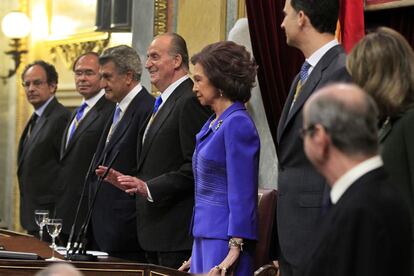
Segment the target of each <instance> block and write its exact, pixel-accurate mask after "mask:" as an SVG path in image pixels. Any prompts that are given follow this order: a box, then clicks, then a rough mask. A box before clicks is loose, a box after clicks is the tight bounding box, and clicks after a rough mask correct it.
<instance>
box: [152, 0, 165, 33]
mask: <svg viewBox="0 0 414 276" xmlns="http://www.w3.org/2000/svg"><path fill="white" fill-rule="evenodd" d="M167 31H168V0H155V1H154V36H157V35H160V34H163V33H166V32H167Z"/></svg>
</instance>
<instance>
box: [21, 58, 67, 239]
mask: <svg viewBox="0 0 414 276" xmlns="http://www.w3.org/2000/svg"><path fill="white" fill-rule="evenodd" d="M22 81H23V88H24V91H25V93H26V96H27V100H28V101H29V103H30V104H31V105H32V106H33V108H34V109H35V111H34V112H33V114H32V117H31V118H30V120H29V122H28V123H27V125H26V127H25V129H24V131H23V133H22V136H21V138H20V142H19V150H18V168H17V177H18V180H19V188H20V223H21V224H22V226H23V228H24V229H26V230H27V231H28V233H29V234H32V235H35V236H38V234H39V226H37V225H36V223H35V219H34V211H35V210H37V209H41V210H48V211H49V213H50V215H52V214H53V212H54V210H55V204H56V193H57V189H56V185H54V183H55V181H56V178H57V177H58V175H59V169H60V166H59V150H60V146H61V138H62V134H63V131H64V129H65V126H66V124H67V122H68V120H69V117H70V112H69V110H67V109H66V108H65V107H64V106H63V105H62V104H60V103H59V102H58V100H57V99H56V97H55V94H56V89H57V84H58V73H57V72H56V69H55V67H54V66H53V65H51V64H49V63H47V62H45V61H43V60H38V61H35V62H34V63H31V64H29V65H27V66H26V68H25V69H24V70H23V73H22Z"/></svg>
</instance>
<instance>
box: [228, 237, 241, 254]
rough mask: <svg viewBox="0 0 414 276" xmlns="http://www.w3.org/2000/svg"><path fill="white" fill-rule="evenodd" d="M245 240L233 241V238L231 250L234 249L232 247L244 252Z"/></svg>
mask: <svg viewBox="0 0 414 276" xmlns="http://www.w3.org/2000/svg"><path fill="white" fill-rule="evenodd" d="M243 244H244V243H243V240H239V241H238V240H236V239H233V238H231V239H230V240H229V248H232V247H237V248H239V249H240V251H243Z"/></svg>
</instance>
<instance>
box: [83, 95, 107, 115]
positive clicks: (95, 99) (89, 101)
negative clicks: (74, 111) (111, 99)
mask: <svg viewBox="0 0 414 276" xmlns="http://www.w3.org/2000/svg"><path fill="white" fill-rule="evenodd" d="M103 95H105V90H103V89H101V91H99V92H98V94H96V95H95V96H93V97H91V98H89V99H87V100H86V99H84V100H83V102H82V104H83V103H86V104H87V105H88V107H87V108H86V109H85V112H87V111H89V110H90V109H91V108H92V107H94V106H95V104H96V103H97V102H98V101H99V100H100V99H101V98H102V97H103ZM84 114H86V113H84ZM83 116H84V117H85V115H83Z"/></svg>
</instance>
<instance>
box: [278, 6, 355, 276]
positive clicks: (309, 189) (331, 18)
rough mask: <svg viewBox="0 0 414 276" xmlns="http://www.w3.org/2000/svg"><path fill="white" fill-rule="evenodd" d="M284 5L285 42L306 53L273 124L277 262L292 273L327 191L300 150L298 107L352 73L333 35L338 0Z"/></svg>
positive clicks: (300, 120)
mask: <svg viewBox="0 0 414 276" xmlns="http://www.w3.org/2000/svg"><path fill="white" fill-rule="evenodd" d="M283 11H284V14H285V18H284V20H283V22H282V25H281V27H282V28H283V29H284V31H285V33H286V39H287V44H288V45H290V46H292V47H295V48H297V49H299V50H300V51H301V52H302V53H303V55H304V56H305V58H306V60H305V62H304V64H303V65H302V68H301V70H300V73H299V74H298V75H297V76H296V77H295V79H294V81H293V83H292V85H291V87H290V91H289V95H288V97H287V99H286V102H285V106H284V108H283V111H282V114H281V117H280V120H279V125H278V129H277V155H278V160H279V176H278V190H279V193H278V195H279V196H278V201H277V230H278V231H277V232H278V236H279V245H280V253H281V256H280V259H279V263H280V268H281V273H282V275H284V276H290V275H295V274H296V269H297V267H298V265H299V263H300V260H301V258H302V252H303V250H302V249H303V246H304V245H305V244H306V243H307V242H308V240H309V237H310V234H311V233H312V231H313V230H314V228H315V226H316V222H317V220H318V218H319V217H320V215H321V211H320V207H321V206H322V202H323V197H324V194H325V195H327V194H328V192H327V191H325V192H324V190H325V189H327V186H326V182H325V180H324V179H323V177H322V176H321V175H320V174H319V173H318V172H316V170H315V169H314V168H313V167H312V165H311V163H310V162H309V161H308V160H307V158H306V156H305V153H304V151H303V145H302V140H301V139H300V137H299V129H300V128H301V127H302V107H303V105H304V103H305V102H306V100H307V99H308V98H309V96H310V95H312V94H313V93H314V91H316V90H317V89H319V88H321V87H322V86H324V85H326V84H327V83H329V82H333V81H335V80H350V77H349V75H348V73H347V72H346V69H345V58H346V56H345V53H344V50H343V48H342V47H341V46H340V45H338V42H337V41H336V40H335V30H336V25H337V20H338V14H339V0H314V1H309V0H286V2H285V7H284V10H283Z"/></svg>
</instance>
